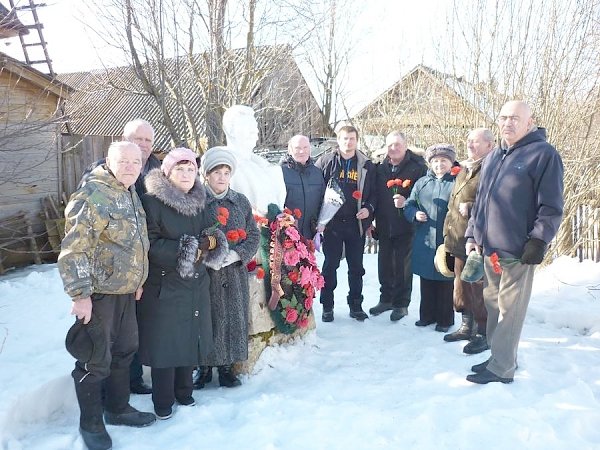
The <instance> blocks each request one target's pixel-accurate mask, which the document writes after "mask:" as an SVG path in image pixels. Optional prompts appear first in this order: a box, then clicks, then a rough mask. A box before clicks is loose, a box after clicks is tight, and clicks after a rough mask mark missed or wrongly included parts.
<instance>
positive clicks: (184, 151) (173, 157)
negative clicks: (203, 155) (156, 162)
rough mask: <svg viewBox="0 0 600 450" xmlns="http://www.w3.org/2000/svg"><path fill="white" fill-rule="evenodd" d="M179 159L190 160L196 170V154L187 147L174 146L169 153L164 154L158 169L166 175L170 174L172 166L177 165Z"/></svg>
mask: <svg viewBox="0 0 600 450" xmlns="http://www.w3.org/2000/svg"><path fill="white" fill-rule="evenodd" d="M181 161H189V162H191V163H192V164H193V165H194V167H195V168H196V172H197V171H198V163H197V162H196V154H195V153H194V152H193V151H191V150H190V149H189V148H183V147H181V148H174V149H173V150H171V151H170V152H169V153H167V156H165V159H163V162H162V166H160V169H161V170H162V172H163V173H164V174H165V176H166V177H169V175H171V170H173V167H175V165H177V163H179V162H181Z"/></svg>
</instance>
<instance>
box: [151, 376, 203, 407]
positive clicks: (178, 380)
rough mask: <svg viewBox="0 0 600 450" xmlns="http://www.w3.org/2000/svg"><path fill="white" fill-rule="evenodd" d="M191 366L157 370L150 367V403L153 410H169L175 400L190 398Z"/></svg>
mask: <svg viewBox="0 0 600 450" xmlns="http://www.w3.org/2000/svg"><path fill="white" fill-rule="evenodd" d="M193 370H194V367H193V366H189V367H167V368H165V369H157V368H154V367H152V368H151V369H150V373H151V375H152V402H153V403H154V408H155V409H165V408H170V407H171V406H173V403H175V399H177V400H185V399H187V398H189V397H191V395H192V392H193V388H194V387H193V384H192V372H193Z"/></svg>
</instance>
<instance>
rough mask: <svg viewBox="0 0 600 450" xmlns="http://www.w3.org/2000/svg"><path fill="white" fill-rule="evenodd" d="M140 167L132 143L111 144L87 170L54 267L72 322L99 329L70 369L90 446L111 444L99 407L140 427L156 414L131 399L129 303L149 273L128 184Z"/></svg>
mask: <svg viewBox="0 0 600 450" xmlns="http://www.w3.org/2000/svg"><path fill="white" fill-rule="evenodd" d="M141 168H142V156H141V151H140V149H139V147H138V146H137V145H136V144H134V143H131V142H115V143H113V144H111V146H110V148H109V150H108V157H107V160H106V164H103V165H101V166H98V167H96V168H95V169H94V170H92V172H91V173H90V175H89V178H88V180H87V182H86V183H85V185H84V186H82V187H81V188H80V189H79V190H78V191H77V192H75V193H74V194H73V195H72V197H71V199H70V201H69V204H68V205H67V208H66V210H65V218H66V225H65V237H64V239H63V241H62V250H61V253H60V255H59V257H58V269H59V272H60V275H61V278H62V280H63V284H64V288H65V292H66V293H67V294H68V295H69V296H70V297H71V298H72V300H73V307H72V311H71V313H72V314H75V315H76V316H77V319H78V322H79V323H77V324H76V326H81V324H83V325H84V327H90V328H92V327H93V329H94V330H100V332H101V333H100V334H98V333H97V331H96V332H94V333H92V331H91V329H90V331H89V335H90V336H91V339H90V343H89V346H90V352H89V353H90V355H91V356H90V357H89V358H80V357H78V360H77V362H76V363H75V369H74V370H73V372H72V376H73V378H74V380H75V391H76V393H77V400H78V402H79V407H80V410H81V416H80V432H81V435H82V437H83V439H84V442H85V443H86V445H87V446H88V448H107V449H108V448H110V447H111V445H112V444H111V440H110V436H109V435H108V433H107V432H106V429H105V427H104V421H103V418H102V416H103V406H104V418H105V420H106V422H107V423H109V424H113V425H128V426H138V427H139V426H146V425H150V424H151V423H153V422H154V420H155V417H154V415H153V414H150V413H142V412H139V411H137V410H136V409H134V408H133V407H131V406H130V405H129V365H130V363H131V360H132V358H133V355H134V354H135V352H136V351H137V348H138V329H137V321H136V316H135V301H136V300H139V298H140V297H141V294H142V285H143V284H144V282H145V281H146V278H147V276H148V248H149V242H148V232H147V229H146V219H145V214H144V210H143V208H142V204H141V202H140V199H139V197H138V195H137V193H136V192H135V188H134V184H135V181H136V180H137V178H138V176H139V174H140V171H141ZM98 349H101V350H100V351H98ZM102 385H104V388H105V398H104V405H103V399H102Z"/></svg>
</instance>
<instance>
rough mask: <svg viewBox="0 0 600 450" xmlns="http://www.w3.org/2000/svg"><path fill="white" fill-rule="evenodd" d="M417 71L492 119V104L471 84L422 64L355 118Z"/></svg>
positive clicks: (357, 115)
mask: <svg viewBox="0 0 600 450" xmlns="http://www.w3.org/2000/svg"><path fill="white" fill-rule="evenodd" d="M417 71H423V72H425V73H427V74H429V75H431V76H432V77H433V78H434V79H437V80H439V81H440V82H442V83H443V84H444V85H445V86H446V87H447V88H449V89H450V90H451V91H453V92H454V93H455V94H456V95H457V96H458V97H460V98H461V99H462V100H464V101H466V102H467V103H468V104H470V105H471V106H472V107H473V108H474V109H476V110H477V111H479V112H481V113H482V114H484V115H486V116H487V117H488V118H489V119H490V120H493V118H494V111H493V102H491V101H490V99H489V98H488V97H487V96H486V95H484V94H482V93H481V92H480V91H479V90H478V89H476V87H475V85H473V83H470V82H468V81H466V80H465V79H464V78H462V77H456V76H454V75H450V74H447V73H443V72H440V71H438V70H435V69H432V68H431V67H427V66H425V65H423V64H419V65H417V66H416V67H415V68H413V69H412V70H411V71H409V72H408V73H407V74H406V75H404V76H403V77H402V79H400V80H399V81H397V82H396V83H394V84H393V85H392V86H391V87H390V88H389V89H386V90H385V91H384V92H383V93H382V94H380V95H379V96H377V98H375V100H373V101H372V102H371V103H369V104H368V105H367V106H365V107H364V108H363V109H362V110H360V111H359V112H358V114H356V116H355V117H360V116H361V115H363V114H364V113H365V112H366V111H368V110H369V107H370V106H371V105H373V104H374V103H375V102H377V101H378V100H380V99H382V98H385V97H386V96H387V95H388V94H390V93H393V92H394V90H395V89H396V88H397V87H398V86H399V85H400V84H401V83H402V81H403V80H405V79H407V78H408V77H410V76H412V75H413V74H414V73H415V72H417Z"/></svg>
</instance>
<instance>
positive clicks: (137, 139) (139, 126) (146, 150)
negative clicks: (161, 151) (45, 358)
mask: <svg viewBox="0 0 600 450" xmlns="http://www.w3.org/2000/svg"><path fill="white" fill-rule="evenodd" d="M123 140H125V141H129V142H133V143H134V144H137V146H138V147H139V148H140V150H141V151H142V164H143V165H142V171H141V173H140V176H139V177H138V179H137V180H136V182H135V191H136V192H137V194H138V196H140V197H141V196H142V195H143V194H144V193H145V192H146V187H145V185H144V180H145V178H146V175H148V173H149V172H150V171H151V170H152V169H159V168H160V165H161V162H160V160H159V159H158V158H157V157H156V156H154V154H153V153H152V146H153V145H154V128H152V125H150V123H148V122H147V121H145V120H144V119H135V120H132V121H129V122H127V123H126V124H125V127H123ZM105 162H106V159H105V158H102V159H99V160H98V161H96V162H94V163H92V164H90V166H89V167H88V168H87V169H86V170H85V172H84V173H83V175H82V176H81V181H80V182H79V187H78V188H80V187H81V186H83V185H84V184H85V183H86V182H87V180H88V177H89V174H90V173H91V171H92V170H93V169H94V168H96V167H98V166H100V165H102V164H104V163H105ZM142 375H143V369H142V364H140V360H139V357H138V354H137V353H136V354H135V355H134V357H133V361H132V362H131V372H130V377H131V381H130V389H131V392H132V393H134V394H151V393H152V388H151V387H150V386H148V385H147V384H146V383H144V380H143V378H142Z"/></svg>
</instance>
